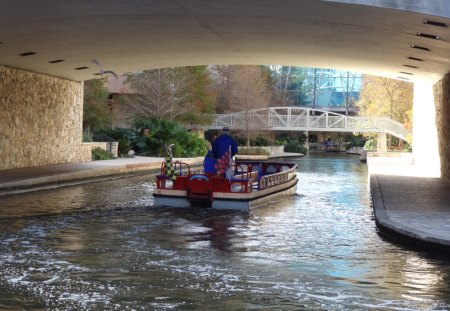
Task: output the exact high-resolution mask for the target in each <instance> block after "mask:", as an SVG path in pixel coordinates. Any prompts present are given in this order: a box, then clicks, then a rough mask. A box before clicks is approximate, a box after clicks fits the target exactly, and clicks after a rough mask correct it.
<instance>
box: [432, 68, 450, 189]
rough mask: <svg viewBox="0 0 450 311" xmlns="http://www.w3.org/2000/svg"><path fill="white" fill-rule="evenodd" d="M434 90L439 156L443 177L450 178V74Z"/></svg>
mask: <svg viewBox="0 0 450 311" xmlns="http://www.w3.org/2000/svg"><path fill="white" fill-rule="evenodd" d="M433 91H434V103H435V107H436V126H437V132H438V133H437V134H438V143H439V156H440V158H441V161H440V162H441V178H442V179H444V180H450V140H449V137H450V106H449V105H450V74H447V75H446V76H445V77H444V78H443V79H442V80H440V81H439V82H437V83H436V84H435V85H434V87H433Z"/></svg>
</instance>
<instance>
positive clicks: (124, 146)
mask: <svg viewBox="0 0 450 311" xmlns="http://www.w3.org/2000/svg"><path fill="white" fill-rule="evenodd" d="M117 143H118V153H119V156H120V157H123V156H127V155H128V151H130V149H131V147H130V141H129V140H128V139H126V138H120V139H118V140H117Z"/></svg>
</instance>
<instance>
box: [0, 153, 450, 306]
mask: <svg viewBox="0 0 450 311" xmlns="http://www.w3.org/2000/svg"><path fill="white" fill-rule="evenodd" d="M296 161H297V163H298V165H299V176H298V177H299V179H300V182H299V185H298V190H297V194H296V195H295V196H291V197H286V198H284V199H283V200H280V201H279V202H277V203H276V204H274V205H273V206H271V207H268V208H264V209H260V210H255V211H253V212H251V213H239V212H223V211H214V210H206V209H192V210H179V209H178V210H177V209H162V208H155V207H153V206H152V204H153V200H152V197H151V191H152V189H153V188H152V187H153V185H152V181H151V180H150V178H149V177H148V176H146V177H133V178H127V179H119V180H116V181H111V182H103V183H101V184H90V185H84V186H79V187H73V188H66V189H60V190H52V191H43V192H36V193H32V194H26V195H21V196H11V197H5V198H0V217H1V219H2V220H1V222H0V229H1V230H0V265H1V267H2V269H1V270H0V292H1V293H2V294H1V295H0V309H3V310H23V309H27V310H43V309H49V310H54V309H58V308H59V309H62V310H132V309H135V310H169V309H172V310H185V309H191V310H211V309H218V308H221V309H223V310H252V309H257V310H260V309H263V310H274V309H278V310H368V309H369V310H448V309H449V308H450V291H449V287H448V285H447V284H448V281H449V279H450V278H449V275H450V268H449V263H450V262H449V261H447V260H444V259H440V258H433V257H430V256H428V255H427V254H426V253H418V252H415V251H410V250H406V249H402V248H399V247H397V246H395V245H392V244H390V243H388V242H386V241H384V240H383V239H381V238H380V237H379V236H378V235H377V232H376V228H375V224H374V221H373V217H372V212H371V208H370V201H369V195H368V185H367V173H366V166H365V165H364V164H361V163H360V162H359V161H358V159H357V158H356V157H349V156H344V155H336V154H334V155H331V156H330V155H328V154H322V155H311V156H308V157H305V158H301V159H298V160H296Z"/></svg>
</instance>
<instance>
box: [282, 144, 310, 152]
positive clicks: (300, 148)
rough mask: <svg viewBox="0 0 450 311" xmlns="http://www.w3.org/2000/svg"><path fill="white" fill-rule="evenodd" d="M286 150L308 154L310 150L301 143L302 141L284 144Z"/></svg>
mask: <svg viewBox="0 0 450 311" xmlns="http://www.w3.org/2000/svg"><path fill="white" fill-rule="evenodd" d="M284 152H295V153H303V154H306V153H307V152H308V149H306V147H305V146H304V145H301V144H300V143H298V142H296V141H293V142H290V143H288V144H287V145H286V146H284Z"/></svg>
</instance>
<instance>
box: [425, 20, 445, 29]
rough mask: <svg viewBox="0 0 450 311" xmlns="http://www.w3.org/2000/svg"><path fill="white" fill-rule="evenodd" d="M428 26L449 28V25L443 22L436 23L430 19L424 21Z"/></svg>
mask: <svg viewBox="0 0 450 311" xmlns="http://www.w3.org/2000/svg"><path fill="white" fill-rule="evenodd" d="M423 23H424V24H426V25H431V26H436V27H448V24H446V23H442V22H436V21H430V20H428V19H426V20H424V21H423Z"/></svg>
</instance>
